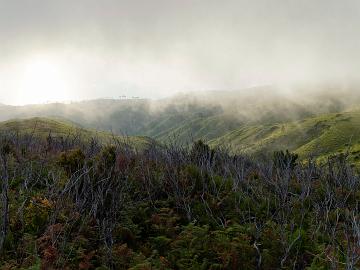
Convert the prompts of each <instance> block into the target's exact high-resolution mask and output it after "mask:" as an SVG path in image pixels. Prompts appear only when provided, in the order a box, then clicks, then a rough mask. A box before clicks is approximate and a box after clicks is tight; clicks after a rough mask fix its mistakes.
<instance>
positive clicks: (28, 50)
mask: <svg viewBox="0 0 360 270" xmlns="http://www.w3.org/2000/svg"><path fill="white" fill-rule="evenodd" d="M359 26H360V1H358V0H341V1H340V0H272V1H269V0H224V1H218V0H191V1H190V0H101V1H99V0H76V1H74V0H57V1H56V0H0V102H1V103H5V104H29V103H44V102H49V101H70V100H83V99H93V98H118V97H119V96H122V95H126V96H128V97H133V96H138V97H143V98H162V97H167V96H170V95H172V94H174V93H176V92H186V91H204V90H236V89H242V88H248V87H251V86H257V85H267V84H277V83H288V82H306V81H337V80H357V79H359V78H358V77H359V74H358V73H359V71H358V70H359V66H360V27H359Z"/></svg>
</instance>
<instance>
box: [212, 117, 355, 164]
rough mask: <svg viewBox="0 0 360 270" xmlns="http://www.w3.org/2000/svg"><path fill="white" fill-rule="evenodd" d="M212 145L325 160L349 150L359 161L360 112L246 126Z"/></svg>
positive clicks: (240, 150)
mask: <svg viewBox="0 0 360 270" xmlns="http://www.w3.org/2000/svg"><path fill="white" fill-rule="evenodd" d="M210 144H211V145H212V146H219V145H227V146H230V147H231V149H232V151H233V152H246V153H264V152H271V151H275V150H280V149H289V150H291V151H294V152H297V153H298V154H299V155H300V156H301V157H307V156H310V155H316V156H320V157H326V156H328V155H331V154H334V153H338V152H343V151H346V150H347V149H350V151H351V154H352V156H353V158H354V159H360V155H359V153H360V111H353V112H345V113H338V114H325V115H320V116H316V117H311V118H306V119H304V120H300V121H296V122H288V123H283V124H275V125H252V126H243V127H241V128H239V129H237V130H235V131H232V132H230V133H228V134H226V135H224V136H221V137H219V138H217V139H214V140H212V141H211V142H210ZM358 151H359V152H358Z"/></svg>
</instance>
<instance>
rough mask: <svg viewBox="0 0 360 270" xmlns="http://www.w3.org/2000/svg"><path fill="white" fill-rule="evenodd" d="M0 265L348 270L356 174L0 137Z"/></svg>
mask: <svg viewBox="0 0 360 270" xmlns="http://www.w3.org/2000/svg"><path fill="white" fill-rule="evenodd" d="M0 162H1V163H0V166H1V170H0V173H1V179H2V182H1V190H0V191H1V194H0V195H1V196H0V198H1V199H0V216H1V219H0V232H1V233H0V256H1V257H0V267H1V268H2V269H98V270H104V269H133V270H135V269H179V270H180V269H184V270H185V269H194V270H195V269H213V270H215V269H355V268H357V267H359V266H360V264H359V262H360V256H359V253H358V250H359V248H360V246H359V243H360V232H359V227H360V217H359V214H358V211H359V209H358V205H359V200H360V195H359V194H360V192H359V190H360V186H359V183H360V181H359V176H358V175H357V174H356V173H355V171H354V170H353V168H352V167H351V166H349V164H348V162H347V159H346V156H339V157H337V158H332V159H329V160H328V161H327V163H326V166H319V165H317V163H315V162H313V161H311V160H310V161H308V162H307V163H306V164H303V163H299V162H298V161H297V156H296V155H294V154H291V153H289V152H277V153H275V154H274V156H273V158H271V159H268V160H261V161H260V160H256V159H250V158H247V157H246V156H239V155H236V156H234V155H231V154H229V153H227V152H224V151H218V150H211V149H210V148H209V146H207V145H206V144H204V143H202V142H201V141H200V142H196V143H194V144H193V146H192V147H191V148H179V147H174V146H169V147H164V146H162V147H159V146H158V145H149V146H148V148H147V149H145V150H143V151H132V150H131V149H129V148H127V147H124V146H123V145H118V144H112V145H104V144H102V143H87V142H82V141H81V140H76V141H74V140H71V139H70V138H65V142H64V141H62V140H61V138H60V137H56V136H55V137H54V138H53V139H52V140H51V141H44V140H42V139H41V138H39V137H36V136H32V137H30V138H29V136H27V135H26V134H24V133H20V134H19V135H18V136H14V134H11V133H3V134H1V137H0Z"/></svg>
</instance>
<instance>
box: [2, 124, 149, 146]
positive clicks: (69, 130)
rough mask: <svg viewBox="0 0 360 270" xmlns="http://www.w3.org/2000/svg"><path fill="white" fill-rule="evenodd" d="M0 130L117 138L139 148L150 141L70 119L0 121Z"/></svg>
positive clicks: (106, 140) (142, 137)
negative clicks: (90, 127)
mask: <svg viewBox="0 0 360 270" xmlns="http://www.w3.org/2000/svg"><path fill="white" fill-rule="evenodd" d="M0 132H2V133H4V132H13V133H20V134H34V135H35V136H40V137H43V138H45V137H47V136H49V134H51V136H52V137H58V138H60V137H63V138H64V139H65V138H67V137H70V138H71V137H79V138H81V139H83V140H89V139H91V138H96V139H97V140H99V141H100V142H101V143H104V144H107V143H113V142H114V141H115V140H117V141H119V142H124V143H127V144H130V145H133V146H135V147H139V148H143V147H145V146H146V145H148V144H149V143H150V142H152V140H151V139H150V138H148V137H145V136H131V137H125V136H119V135H113V134H111V133H109V132H104V131H97V130H94V129H86V128H82V127H80V126H79V125H77V124H75V123H73V122H70V121H64V120H59V119H50V118H41V117H35V118H29V119H15V120H9V121H4V122H0Z"/></svg>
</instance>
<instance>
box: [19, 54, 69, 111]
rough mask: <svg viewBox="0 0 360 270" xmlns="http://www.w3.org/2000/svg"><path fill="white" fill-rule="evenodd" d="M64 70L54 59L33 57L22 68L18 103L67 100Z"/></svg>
mask: <svg viewBox="0 0 360 270" xmlns="http://www.w3.org/2000/svg"><path fill="white" fill-rule="evenodd" d="M65 72H66V70H65V68H64V67H63V65H62V64H61V63H60V62H59V63H58V62H56V61H55V60H54V59H51V58H49V59H47V58H46V57H33V58H31V59H29V60H28V61H26V62H25V63H24V66H23V72H22V76H20V78H19V93H18V97H17V99H18V103H21V104H34V103H44V102H51V101H63V100H68V99H69V89H68V85H67V80H66V76H65V75H66V74H65Z"/></svg>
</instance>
